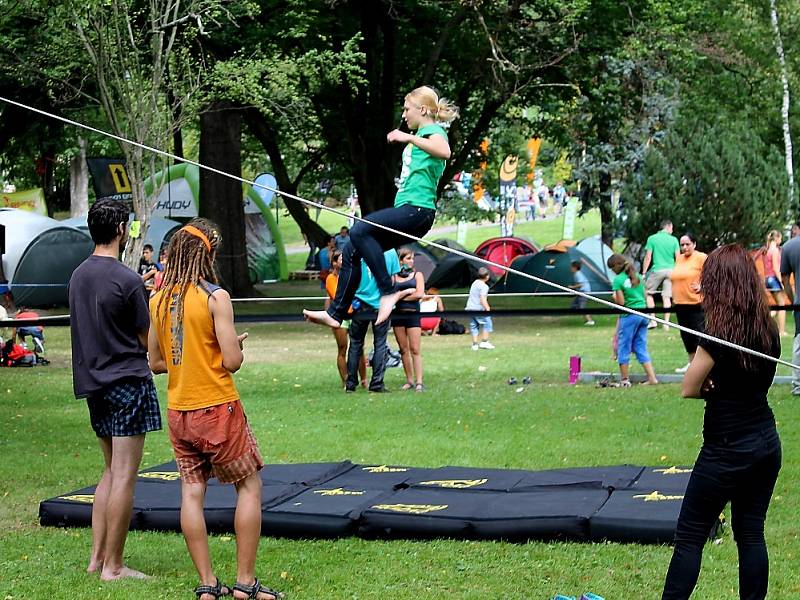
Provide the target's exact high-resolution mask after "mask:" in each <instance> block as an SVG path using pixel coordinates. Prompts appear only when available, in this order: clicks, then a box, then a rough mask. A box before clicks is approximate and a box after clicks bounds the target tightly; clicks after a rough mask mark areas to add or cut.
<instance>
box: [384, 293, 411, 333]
mask: <svg viewBox="0 0 800 600" xmlns="http://www.w3.org/2000/svg"><path fill="white" fill-rule="evenodd" d="M413 293H414V290H413V289H408V290H400V291H399V292H394V293H392V294H387V295H386V296H381V306H380V308H379V309H378V318H377V319H375V324H376V325H380V324H381V323H383V322H384V321H385V320H386V319H388V318H389V317H390V316H391V314H392V310H394V305H395V304H397V303H398V302H399V301H400V300H402V299H403V298H405V297H406V296H408V295H410V294H413Z"/></svg>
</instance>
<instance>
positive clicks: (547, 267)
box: [492, 242, 611, 292]
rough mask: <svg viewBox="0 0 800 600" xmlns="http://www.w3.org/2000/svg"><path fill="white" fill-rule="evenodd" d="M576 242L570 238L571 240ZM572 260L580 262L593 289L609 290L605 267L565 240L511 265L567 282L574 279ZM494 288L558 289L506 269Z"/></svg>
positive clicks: (525, 271) (553, 280) (518, 290)
mask: <svg viewBox="0 0 800 600" xmlns="http://www.w3.org/2000/svg"><path fill="white" fill-rule="evenodd" d="M574 243H575V242H572V244H574ZM574 260H577V261H580V262H581V271H583V274H584V275H586V278H587V279H588V280H589V285H591V286H592V292H608V291H610V290H611V280H610V279H609V277H608V276H607V275H606V273H605V271H601V270H600V269H599V268H598V267H597V266H595V264H594V263H593V262H592V261H591V260H590V259H589V257H588V256H586V254H584V253H583V252H581V251H580V250H578V249H577V247H574V246H573V247H571V246H569V245H567V244H565V243H564V242H559V243H558V244H553V245H552V246H546V247H545V248H542V250H540V251H539V252H538V253H536V254H531V255H527V256H519V257H517V259H516V260H515V261H514V262H513V263H512V265H511V267H512V268H513V269H515V270H517V271H521V272H523V273H528V274H530V275H534V276H535V277H539V278H540V279H545V280H547V281H552V282H554V283H558V284H560V285H562V286H570V285H572V284H573V283H574V282H575V281H574V279H573V277H572V271H571V270H570V263H571V262H572V261H574ZM492 291H494V292H558V291H559V290H557V289H556V288H554V287H552V286H549V285H547V284H545V283H539V282H538V281H534V280H532V279H528V278H527V277H522V276H521V275H517V274H516V273H509V274H508V277H505V278H503V279H501V280H500V281H498V283H497V284H495V285H494V287H493V288H492Z"/></svg>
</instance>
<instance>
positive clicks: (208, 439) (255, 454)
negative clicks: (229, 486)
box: [167, 400, 264, 483]
mask: <svg viewBox="0 0 800 600" xmlns="http://www.w3.org/2000/svg"><path fill="white" fill-rule="evenodd" d="M167 418H168V420H169V439H170V441H171V442H172V448H173V450H174V452H175V460H176V462H177V463H178V471H180V474H181V481H184V482H185V483H205V482H206V481H208V479H209V478H210V477H212V476H213V477H216V478H217V479H218V480H219V482H220V483H236V482H238V481H241V480H242V479H245V478H246V477H248V476H250V475H252V474H253V473H255V472H257V471H259V470H260V469H261V468H262V467H263V466H264V463H263V461H262V459H261V453H260V452H259V450H258V444H257V443H256V440H255V437H253V432H252V430H251V429H250V425H248V423H247V417H246V416H245V414H244V409H243V408H242V403H241V402H239V401H238V400H236V401H233V402H225V403H223V404H218V405H216V406H209V407H207V408H199V409H197V410H186V411H183V410H172V409H170V410H168V411H167Z"/></svg>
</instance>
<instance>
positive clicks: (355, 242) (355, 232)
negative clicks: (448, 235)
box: [328, 204, 436, 322]
mask: <svg viewBox="0 0 800 600" xmlns="http://www.w3.org/2000/svg"><path fill="white" fill-rule="evenodd" d="M435 216H436V211H434V210H431V209H428V208H420V207H418V206H411V205H410V204H404V205H403V206H394V207H392V208H384V209H383V210H378V211H375V212H374V213H370V215H369V216H368V217H366V219H367V220H368V221H372V222H373V223H378V224H380V225H385V226H386V227H391V228H392V229H396V230H397V231H402V232H404V233H409V234H411V235H413V236H415V237H420V238H421V237H422V236H424V235H425V234H426V233H428V231H430V229H431V226H432V225H433V219H434V217H435ZM411 241H412V240H409V239H408V238H407V237H406V236H404V235H400V234H399V233H392V232H390V231H386V230H385V229H379V228H377V227H373V226H372V225H370V224H368V223H364V222H362V221H359V222H357V223H356V224H355V225H353V228H352V229H351V230H350V243H349V244H346V245H345V246H344V247H343V248H342V268H341V269H340V270H339V284H338V285H337V286H336V297H335V298H334V299H333V301H332V302H331V305H330V306H329V307H328V314H329V315H330V316H331V317H333V318H334V319H336V320H337V321H339V322H341V321H342V320H343V319H344V318H345V317H346V316H347V310H348V309H349V308H350V304H352V302H353V298H354V297H355V294H356V290H358V285H359V284H360V283H361V259H362V258H363V259H364V262H365V263H367V266H368V267H369V270H370V271H372V274H373V275H374V276H375V283H376V284H377V286H378V291H379V292H380V294H381V296H386V295H388V294H391V293H392V291H393V290H394V285H393V284H392V277H391V275H389V272H388V271H387V270H386V260H385V259H384V257H383V253H384V252H385V251H386V250H389V249H390V248H397V247H398V246H402V245H403V244H407V243H409V242H411Z"/></svg>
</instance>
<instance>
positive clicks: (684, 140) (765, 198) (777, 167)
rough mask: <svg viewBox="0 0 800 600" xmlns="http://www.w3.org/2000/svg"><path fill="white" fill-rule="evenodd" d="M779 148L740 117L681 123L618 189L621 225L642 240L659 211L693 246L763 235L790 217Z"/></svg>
mask: <svg viewBox="0 0 800 600" xmlns="http://www.w3.org/2000/svg"><path fill="white" fill-rule="evenodd" d="M786 185H787V183H786V173H785V171H784V170H783V161H782V157H781V156H780V154H779V153H778V152H777V151H776V150H775V149H774V148H770V147H768V146H767V145H765V144H764V142H763V141H762V140H761V139H760V138H759V137H758V136H757V135H756V134H754V133H753V132H752V131H751V130H750V128H748V127H747V125H746V124H744V123H721V122H717V123H714V124H701V123H686V122H684V123H683V124H682V125H679V126H678V127H677V128H676V129H675V130H674V131H673V132H671V133H669V134H668V135H667V136H665V137H664V139H663V141H662V142H661V143H659V144H658V145H653V146H651V147H650V148H649V149H648V151H647V152H646V153H645V156H644V159H643V161H642V163H641V164H640V165H639V168H638V169H637V170H636V171H635V172H633V173H631V174H630V175H629V176H628V177H627V179H626V180H625V181H624V183H623V185H622V187H621V190H620V200H621V205H620V206H621V209H620V211H619V214H620V215H621V218H622V219H623V221H624V223H623V229H624V231H625V233H626V235H627V237H628V240H629V241H632V242H639V243H643V242H644V241H645V240H646V239H647V236H648V235H650V234H652V233H655V232H656V231H658V229H659V226H660V223H661V221H662V220H664V219H670V220H671V221H672V222H673V223H674V225H675V233H676V235H680V234H681V233H683V232H684V231H691V232H692V233H693V234H694V235H695V236H697V245H698V249H700V250H703V251H706V252H707V251H711V250H713V249H714V248H716V247H717V246H719V245H722V244H728V243H732V242H739V243H741V244H743V245H745V246H748V245H753V244H757V243H762V242H763V240H764V236H765V235H766V233H767V231H769V230H770V229H782V228H783V225H784V224H785V223H787V221H788V220H789V219H791V217H790V215H789V207H788V206H787V204H786Z"/></svg>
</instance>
